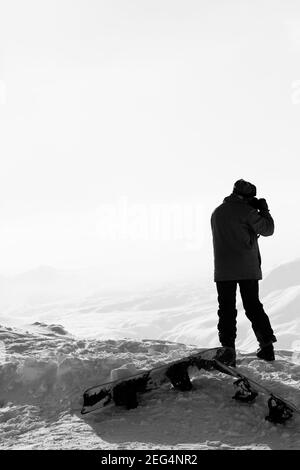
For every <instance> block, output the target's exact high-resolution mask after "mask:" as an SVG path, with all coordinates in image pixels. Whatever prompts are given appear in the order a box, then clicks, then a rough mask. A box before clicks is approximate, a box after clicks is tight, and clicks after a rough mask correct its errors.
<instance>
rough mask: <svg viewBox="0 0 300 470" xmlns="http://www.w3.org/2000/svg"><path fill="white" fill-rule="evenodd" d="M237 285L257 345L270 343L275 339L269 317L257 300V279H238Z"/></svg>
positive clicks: (264, 345) (262, 345) (263, 345)
mask: <svg viewBox="0 0 300 470" xmlns="http://www.w3.org/2000/svg"><path fill="white" fill-rule="evenodd" d="M239 286H240V292H241V297H242V301H243V306H244V309H245V312H246V315H247V317H248V318H249V320H250V321H251V323H252V328H253V331H254V333H255V336H256V338H257V341H258V342H259V345H260V346H261V347H262V348H263V347H266V346H268V345H272V343H274V342H275V341H277V340H276V338H275V336H274V332H273V330H272V327H271V324H270V320H269V317H268V315H267V314H266V312H265V311H264V308H263V304H262V303H261V302H260V300H259V287H258V280H257V279H253V280H252V279H251V280H243V281H239Z"/></svg>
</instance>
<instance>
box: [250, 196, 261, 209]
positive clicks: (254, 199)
mask: <svg viewBox="0 0 300 470" xmlns="http://www.w3.org/2000/svg"><path fill="white" fill-rule="evenodd" d="M249 205H250V206H252V207H253V208H254V209H258V206H259V201H258V199H257V197H252V198H251V199H250V200H249Z"/></svg>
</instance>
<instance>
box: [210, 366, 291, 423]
mask: <svg viewBox="0 0 300 470" xmlns="http://www.w3.org/2000/svg"><path fill="white" fill-rule="evenodd" d="M215 368H216V369H217V370H219V371H220V372H224V373H225V374H229V375H231V376H233V377H235V378H236V379H237V380H236V381H235V382H234V385H235V386H236V387H237V391H236V393H235V395H234V396H233V397H232V398H234V399H236V400H239V401H242V402H246V403H252V402H253V401H254V400H255V398H256V397H257V395H258V394H259V392H262V393H263V394H265V395H267V396H268V397H269V398H268V407H269V414H268V415H267V416H266V420H268V421H271V422H272V423H280V424H283V423H285V422H286V421H287V420H288V419H290V418H292V416H293V413H298V414H300V410H299V408H297V407H296V406H295V405H294V404H293V403H290V402H289V401H288V400H286V399H285V398H282V397H281V396H280V395H278V394H277V393H276V394H275V393H273V392H272V391H271V390H270V389H269V388H267V387H265V386H264V385H261V384H259V383H258V382H256V381H255V380H253V379H250V378H249V377H248V376H247V375H245V374H244V373H242V372H240V371H239V370H237V369H236V368H235V367H232V366H229V365H227V364H224V362H222V361H220V360H219V359H218V358H216V360H215Z"/></svg>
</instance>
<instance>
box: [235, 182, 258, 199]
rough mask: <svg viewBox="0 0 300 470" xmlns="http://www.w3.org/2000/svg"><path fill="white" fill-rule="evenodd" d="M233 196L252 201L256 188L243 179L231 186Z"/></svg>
mask: <svg viewBox="0 0 300 470" xmlns="http://www.w3.org/2000/svg"><path fill="white" fill-rule="evenodd" d="M232 192H233V194H237V195H238V196H240V197H243V198H244V199H252V198H253V197H255V196H256V186H254V184H252V183H249V181H245V180H243V179H240V180H237V181H236V182H235V183H234V186H233V191H232Z"/></svg>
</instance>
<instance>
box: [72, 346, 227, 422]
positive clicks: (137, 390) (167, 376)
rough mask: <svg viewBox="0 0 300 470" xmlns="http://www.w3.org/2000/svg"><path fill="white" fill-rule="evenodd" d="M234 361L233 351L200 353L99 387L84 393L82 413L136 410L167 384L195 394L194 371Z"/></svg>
mask: <svg viewBox="0 0 300 470" xmlns="http://www.w3.org/2000/svg"><path fill="white" fill-rule="evenodd" d="M232 359H233V355H232V350H231V349H230V348H223V347H219V348H212V349H200V350H199V351H197V352H196V353H194V354H191V355H189V356H187V357H184V358H182V359H178V360H176V361H173V362H170V363H167V364H164V365H161V366H158V367H155V368H153V369H150V370H146V371H141V372H139V373H137V374H134V375H132V376H129V377H127V378H125V379H124V378H123V379H119V380H115V381H112V382H107V383H104V384H100V385H96V386H94V387H91V388H88V389H87V390H86V391H85V392H84V394H83V407H82V410H81V413H82V414H86V413H89V412H91V411H94V410H95V409H99V408H100V409H101V408H105V407H107V406H109V405H113V404H114V405H117V406H124V407H125V408H127V409H131V408H136V407H137V406H138V396H139V394H141V393H145V392H148V391H150V390H154V389H156V388H158V387H160V386H162V385H164V384H166V383H170V384H172V385H173V387H174V388H175V389H177V390H181V391H187V390H191V389H192V383H191V381H190V378H189V374H188V369H189V368H190V367H196V368H198V369H199V370H200V369H205V370H211V369H215V365H216V362H215V360H218V361H220V362H221V363H227V364H228V363H229V364H230V363H231V361H232Z"/></svg>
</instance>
